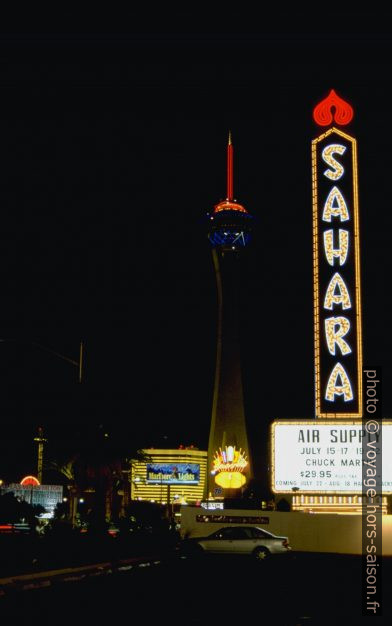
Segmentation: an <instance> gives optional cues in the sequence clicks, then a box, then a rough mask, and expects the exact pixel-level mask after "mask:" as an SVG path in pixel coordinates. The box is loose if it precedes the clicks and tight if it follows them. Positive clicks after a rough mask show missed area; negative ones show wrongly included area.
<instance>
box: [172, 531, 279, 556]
mask: <svg viewBox="0 0 392 626" xmlns="http://www.w3.org/2000/svg"><path fill="white" fill-rule="evenodd" d="M290 550H291V547H290V546H289V540H288V538H287V537H278V536H276V535H273V534H272V533H270V532H268V531H267V530H264V529H263V528H258V527H257V526H226V527H224V528H220V529H219V530H216V531H215V532H214V533H212V535H208V536H207V537H193V538H191V539H186V540H185V541H184V546H183V552H184V553H185V554H186V555H188V556H191V555H196V554H203V553H213V554H249V555H251V556H253V558H254V559H256V560H257V561H264V560H265V559H268V558H269V557H270V556H271V555H273V554H288V553H289V552H290Z"/></svg>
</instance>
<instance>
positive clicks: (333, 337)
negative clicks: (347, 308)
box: [325, 316, 351, 355]
mask: <svg viewBox="0 0 392 626" xmlns="http://www.w3.org/2000/svg"><path fill="white" fill-rule="evenodd" d="M337 326H338V329H337V330H336V327H337ZM349 330H350V322H349V320H348V319H347V317H343V316H341V317H328V318H327V319H326V320H325V336H326V338H327V345H328V350H329V352H330V354H333V355H335V344H336V345H338V346H339V348H340V351H341V353H342V354H343V355H345V354H350V352H351V348H350V346H349V345H348V343H347V341H345V340H344V339H343V337H344V336H345V335H347V333H348V331H349Z"/></svg>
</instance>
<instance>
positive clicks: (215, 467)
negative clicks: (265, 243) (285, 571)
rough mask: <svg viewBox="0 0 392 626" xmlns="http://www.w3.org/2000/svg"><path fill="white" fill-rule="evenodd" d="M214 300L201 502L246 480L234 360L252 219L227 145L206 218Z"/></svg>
mask: <svg viewBox="0 0 392 626" xmlns="http://www.w3.org/2000/svg"><path fill="white" fill-rule="evenodd" d="M207 218H208V238H209V240H210V242H211V245H212V259H213V263H214V269H215V278H216V286H217V296H218V329H217V346H216V367H215V384H214V395H213V403H212V415H211V429H210V437H209V443H208V472H207V476H208V478H207V496H213V497H238V496H239V495H241V487H243V486H244V485H245V484H246V483H247V481H248V480H249V478H250V476H251V462H250V461H251V459H250V451H249V444H248V435H247V430H246V421H245V411H244V400H243V389H242V373H241V358H240V304H241V302H240V281H241V271H240V270H241V257H242V256H243V254H244V249H245V248H246V246H247V245H248V244H249V242H250V239H251V227H252V216H251V214H250V213H249V211H248V210H247V209H246V208H245V207H244V206H243V205H242V204H239V203H238V202H237V201H236V200H235V199H234V194H233V144H232V141H231V134H230V133H229V140H228V145H227V196H226V199H225V200H223V201H222V202H219V203H218V204H216V205H215V206H214V209H213V211H212V213H208V214H207Z"/></svg>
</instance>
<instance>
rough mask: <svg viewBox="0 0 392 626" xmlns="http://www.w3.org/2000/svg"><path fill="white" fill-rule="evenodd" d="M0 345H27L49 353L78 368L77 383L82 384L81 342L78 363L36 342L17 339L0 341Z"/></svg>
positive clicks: (81, 343)
mask: <svg viewBox="0 0 392 626" xmlns="http://www.w3.org/2000/svg"><path fill="white" fill-rule="evenodd" d="M0 343H22V344H23V343H25V344H29V345H31V346H34V347H35V348H39V349H40V350H44V351H45V352H49V353H50V354H53V355H54V356H57V357H59V359H63V361H68V363H72V365H75V366H76V367H77V368H78V380H79V383H81V382H82V374H83V341H81V342H80V347H79V361H75V360H74V359H70V358H69V357H67V356H65V355H64V354H61V352H57V351H56V350H52V349H51V348H48V347H47V346H44V345H42V344H41V343H38V341H21V340H19V339H0Z"/></svg>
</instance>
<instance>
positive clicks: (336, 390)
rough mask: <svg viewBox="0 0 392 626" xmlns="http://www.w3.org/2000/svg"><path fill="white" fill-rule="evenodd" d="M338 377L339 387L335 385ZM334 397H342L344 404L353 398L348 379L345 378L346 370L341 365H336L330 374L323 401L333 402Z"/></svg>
mask: <svg viewBox="0 0 392 626" xmlns="http://www.w3.org/2000/svg"><path fill="white" fill-rule="evenodd" d="M338 377H339V378H340V380H341V383H342V384H341V385H338V384H337V382H338ZM335 395H336V396H343V398H344V401H345V402H349V401H350V400H352V399H353V397H354V396H353V390H352V388H351V383H350V379H349V377H348V376H347V373H346V370H345V369H344V367H343V365H342V364H341V363H336V365H335V367H334V368H333V370H332V372H331V374H330V377H329V379H328V384H327V390H326V392H325V399H326V400H329V401H330V402H334V400H335Z"/></svg>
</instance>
